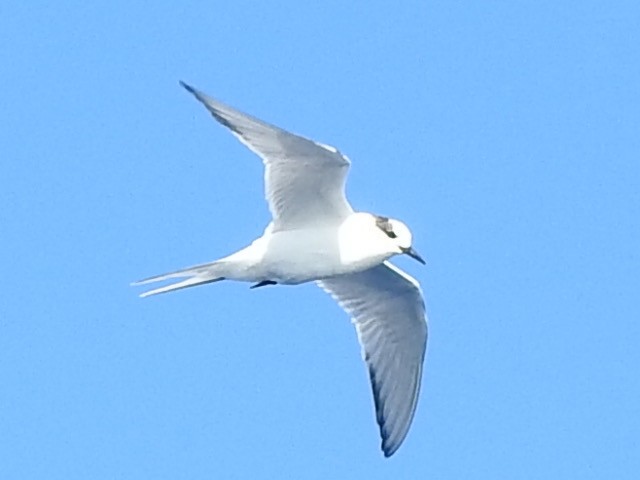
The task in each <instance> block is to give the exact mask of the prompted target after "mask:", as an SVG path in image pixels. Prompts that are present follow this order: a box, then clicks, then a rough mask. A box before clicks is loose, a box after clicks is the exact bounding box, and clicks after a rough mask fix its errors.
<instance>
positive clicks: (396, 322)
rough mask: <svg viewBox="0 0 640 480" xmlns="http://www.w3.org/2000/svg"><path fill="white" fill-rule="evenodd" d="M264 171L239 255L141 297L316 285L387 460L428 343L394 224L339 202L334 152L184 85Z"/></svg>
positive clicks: (405, 424)
mask: <svg viewBox="0 0 640 480" xmlns="http://www.w3.org/2000/svg"><path fill="white" fill-rule="evenodd" d="M183 86H184V87H185V88H186V89H187V90H189V91H190V92H191V93H193V94H194V95H195V96H196V98H197V99H198V100H200V101H201V102H202V103H203V104H204V105H205V106H206V107H207V109H208V110H209V111H210V112H211V113H212V114H213V116H214V117H215V118H216V120H218V121H219V122H220V123H222V124H223V125H225V126H226V127H228V128H229V129H230V130H231V131H232V132H233V133H234V135H235V136H236V137H238V139H239V140H240V141H241V142H242V143H244V144H245V145H246V146H247V147H249V148H250V149H251V150H252V151H254V152H255V153H257V154H258V155H259V156H260V157H261V158H262V159H263V162H264V163H265V167H266V171H265V189H266V194H267V200H268V202H269V207H270V210H271V213H272V217H273V219H272V221H271V223H270V224H269V225H268V227H267V228H266V230H265V232H264V234H263V235H262V236H261V237H259V238H258V239H256V240H255V241H253V242H252V243H251V244H250V245H248V246H247V247H245V248H243V249H241V250H238V251H237V252H235V253H233V254H231V255H228V256H226V257H223V258H220V259H219V260H216V261H214V262H210V263H206V264H201V265H196V266H193V267H189V268H185V269H182V270H178V271H176V272H171V273H168V274H163V275H158V276H154V277H151V278H147V279H145V280H142V281H140V282H137V283H136V284H147V283H153V282H158V281H164V280H173V279H182V280H180V281H178V282H176V283H171V284H169V285H165V286H163V287H159V288H156V289H154V290H151V291H148V292H145V293H143V294H142V295H141V296H150V295H155V294H159V293H165V292H170V291H173V290H178V289H182V288H187V287H192V286H196V285H202V284H207V283H213V282H217V281H220V280H236V281H244V282H252V283H253V287H259V286H265V285H274V284H282V285H296V284H300V283H305V282H312V281H314V282H316V283H317V284H318V285H319V286H320V287H321V288H323V289H324V290H326V291H327V292H329V293H330V294H331V295H332V296H333V297H334V298H335V299H336V300H337V301H338V302H339V303H340V305H341V306H342V307H343V308H344V309H345V310H346V311H347V312H348V313H350V314H351V315H352V317H353V322H354V324H355V326H356V330H357V333H358V338H359V340H360V343H361V345H362V350H363V357H364V359H365V361H366V362H367V365H368V367H369V374H370V378H371V382H372V388H373V393H374V400H375V404H376V413H377V421H378V424H379V426H380V432H381V436H382V439H383V442H382V448H383V451H384V453H385V455H386V456H389V455H391V454H393V453H394V452H395V451H396V450H397V448H398V447H399V446H400V444H401V443H402V441H403V440H404V438H405V436H406V434H407V431H408V429H409V426H410V424H411V420H412V418H413V414H414V411H415V407H416V403H417V398H418V393H419V389H420V379H421V372H422V363H423V358H424V353H425V347H426V340H427V325H426V316H425V310H424V302H423V300H422V294H421V291H420V287H419V285H418V283H417V282H416V281H415V280H414V279H413V278H411V277H410V276H409V275H407V274H406V273H404V272H402V271H401V270H399V269H398V268H397V267H395V266H393V265H392V264H390V263H389V262H388V261H387V260H388V259H389V258H391V257H392V256H394V255H398V254H402V253H406V254H408V255H410V256H412V257H414V258H415V259H417V260H418V261H420V262H422V263H424V261H423V260H422V258H421V257H420V256H419V255H418V254H417V253H416V252H415V250H414V249H413V248H412V246H411V243H412V236H411V233H410V231H409V229H408V228H407V227H406V226H405V225H404V224H403V223H402V222H400V221H398V220H393V219H389V218H387V217H382V216H378V215H374V214H371V213H365V212H354V211H353V209H352V208H351V206H350V205H349V203H348V202H347V200H346V198H345V196H344V184H345V180H346V174H347V171H348V167H349V165H350V162H349V160H348V159H347V157H345V156H344V155H342V154H341V153H340V152H339V151H338V150H337V149H335V148H333V147H330V146H327V145H323V144H319V143H316V142H313V141H311V140H308V139H306V138H303V137H299V136H297V135H294V134H291V133H289V132H287V131H285V130H282V129H280V128H278V127H275V126H273V125H269V124H266V123H264V122H262V121H260V120H257V119H255V118H253V117H250V116H248V115H246V114H243V113H241V112H239V111H237V110H235V109H233V108H231V107H228V106H226V105H224V104H222V103H220V102H217V101H216V100H213V99H211V98H210V97H207V96H206V95H204V94H203V93H201V92H199V91H197V90H195V89H194V88H192V87H190V86H188V85H186V84H183Z"/></svg>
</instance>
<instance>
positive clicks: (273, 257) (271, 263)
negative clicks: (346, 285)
mask: <svg viewBox="0 0 640 480" xmlns="http://www.w3.org/2000/svg"><path fill="white" fill-rule="evenodd" d="M333 233H334V234H333V235H332V234H330V233H329V232H326V233H325V232H322V231H320V232H314V233H313V234H310V233H307V232H300V233H297V232H286V233H285V232H283V233H282V234H275V235H273V236H272V237H271V239H270V241H269V246H268V249H267V252H266V254H265V256H264V257H263V259H262V262H261V263H262V268H263V274H264V276H265V279H268V280H273V281H275V282H278V283H281V284H289V285H295V284H299V283H304V282H310V281H313V280H319V279H322V278H327V277H331V276H334V275H341V274H344V273H350V272H351V271H353V267H351V266H348V265H344V264H343V263H342V261H341V258H340V251H339V248H338V242H337V238H336V236H335V231H334V232H333Z"/></svg>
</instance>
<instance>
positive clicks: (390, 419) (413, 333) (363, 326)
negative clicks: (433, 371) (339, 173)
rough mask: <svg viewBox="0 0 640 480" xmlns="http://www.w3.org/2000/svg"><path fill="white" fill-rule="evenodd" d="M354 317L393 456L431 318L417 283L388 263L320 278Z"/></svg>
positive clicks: (411, 405)
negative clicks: (346, 273)
mask: <svg viewBox="0 0 640 480" xmlns="http://www.w3.org/2000/svg"><path fill="white" fill-rule="evenodd" d="M318 285H320V286H321V287H322V288H323V289H325V290H326V291H327V292H329V293H330V294H331V296H333V297H334V298H335V299H336V300H337V302H338V303H339V304H340V306H341V307H342V308H344V309H345V310H346V311H347V313H349V314H350V315H351V316H352V320H353V323H354V325H355V327H356V331H357V332H358V339H359V340H360V344H361V345H362V357H363V359H364V360H365V362H366V363H367V367H368V368H369V376H370V379H371V387H372V390H373V397H374V402H375V407H376V419H377V421H378V425H379V426H380V435H381V437H382V450H383V452H384V454H385V455H386V456H387V457H388V456H391V455H393V453H394V452H395V451H396V450H397V449H398V447H399V446H400V445H401V443H402V441H403V440H404V438H405V437H406V435H407V432H408V431H409V426H410V425H411V421H412V420H413V415H414V413H415V409H416V405H417V401H418V394H419V392H420V380H421V378H422V363H423V359H424V354H425V349H426V343H427V323H426V321H425V318H426V315H425V308H424V302H423V300H422V292H421V291H420V287H419V286H418V283H417V282H416V281H415V280H414V279H413V278H412V277H410V276H409V275H407V274H406V273H404V272H403V271H401V270H400V269H398V268H397V267H395V266H394V265H392V264H391V263H389V262H384V264H382V265H379V266H377V267H373V268H370V269H369V270H365V271H363V272H358V273H352V274H349V275H340V276H339V277H334V278H330V279H326V280H321V281H319V282H318Z"/></svg>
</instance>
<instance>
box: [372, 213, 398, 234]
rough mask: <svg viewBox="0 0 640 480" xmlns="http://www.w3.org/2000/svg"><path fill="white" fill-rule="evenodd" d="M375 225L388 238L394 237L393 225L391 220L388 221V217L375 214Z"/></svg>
mask: <svg viewBox="0 0 640 480" xmlns="http://www.w3.org/2000/svg"><path fill="white" fill-rule="evenodd" d="M376 226H377V227H378V228H379V229H380V230H382V231H383V232H384V233H385V234H386V235H387V237H389V238H396V237H397V235H396V232H394V231H393V226H392V225H391V222H390V221H389V218H388V217H381V216H377V217H376Z"/></svg>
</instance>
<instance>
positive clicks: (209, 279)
mask: <svg viewBox="0 0 640 480" xmlns="http://www.w3.org/2000/svg"><path fill="white" fill-rule="evenodd" d="M223 269H224V267H223V265H222V264H221V263H220V262H211V263H204V264H202V265H195V266H193V267H189V268H184V269H182V270H177V271H175V272H171V273H164V274H162V275H156V276H154V277H149V278H145V279H144V280H140V281H138V282H134V283H132V284H131V285H132V286H137V285H146V284H148V283H155V282H161V281H163V280H170V279H173V278H185V277H187V278H186V279H185V280H182V281H180V282H177V283H171V284H169V285H165V286H164V287H160V288H156V289H154V290H149V291H148V292H144V293H142V294H140V296H141V297H143V298H144V297H149V296H151V295H157V294H159V293H167V292H173V291H174V290H180V289H182V288H189V287H195V286H196V285H204V284H207V283H213V282H219V281H220V280H224V279H225V277H224V276H223V275H222V271H223Z"/></svg>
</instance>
